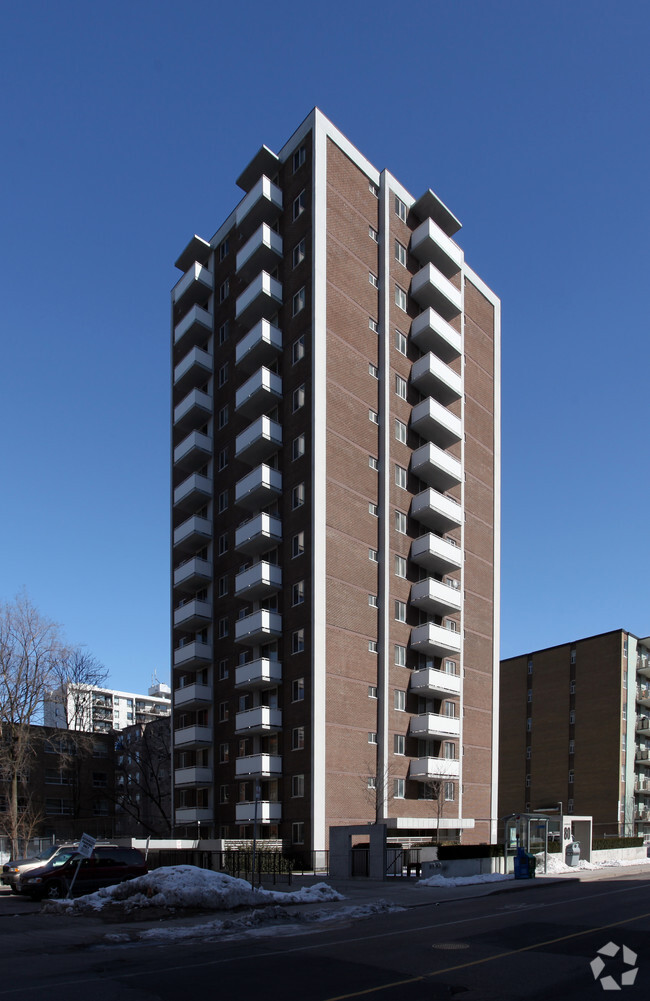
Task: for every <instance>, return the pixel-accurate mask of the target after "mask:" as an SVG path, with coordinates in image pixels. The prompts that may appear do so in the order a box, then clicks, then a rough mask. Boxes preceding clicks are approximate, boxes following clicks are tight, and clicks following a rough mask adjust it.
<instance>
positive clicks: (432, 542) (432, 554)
mask: <svg viewBox="0 0 650 1001" xmlns="http://www.w3.org/2000/svg"><path fill="white" fill-rule="evenodd" d="M410 558H411V559H412V560H413V562H414V563H417V565H418V566H419V567H424V569H425V570H428V571H429V572H430V573H438V574H443V573H450V572H451V571H453V570H460V568H461V567H462V565H463V550H462V549H461V548H460V546H456V545H454V543H453V542H452V541H451V540H450V539H442V538H441V537H440V536H439V535H435V534H434V533H433V532H430V533H429V534H428V535H422V536H420V538H419V539H413V542H412V543H411V554H410Z"/></svg>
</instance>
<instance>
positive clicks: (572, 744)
mask: <svg viewBox="0 0 650 1001" xmlns="http://www.w3.org/2000/svg"><path fill="white" fill-rule="evenodd" d="M575 752H576V742H575V740H570V741H569V754H575Z"/></svg>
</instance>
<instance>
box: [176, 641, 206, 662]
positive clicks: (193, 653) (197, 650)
mask: <svg viewBox="0 0 650 1001" xmlns="http://www.w3.org/2000/svg"><path fill="white" fill-rule="evenodd" d="M211 660H212V644H211V643H201V642H200V640H191V641H190V642H189V643H185V644H184V646H178V647H176V649H175V650H174V667H187V668H192V669H195V668H197V667H201V666H204V665H205V664H209V663H210V662H211Z"/></svg>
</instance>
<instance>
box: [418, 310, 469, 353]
mask: <svg viewBox="0 0 650 1001" xmlns="http://www.w3.org/2000/svg"><path fill="white" fill-rule="evenodd" d="M411 340H412V341H413V343H414V344H417V346H418V347H419V348H420V351H431V352H433V354H434V355H437V356H438V358H442V360H443V361H445V362H450V361H453V359H454V358H458V357H459V355H461V354H462V351H463V337H462V334H461V333H460V332H459V331H458V330H455V329H454V328H453V327H452V325H451V324H450V323H447V321H446V320H443V318H442V317H441V316H440V313H436V311H435V309H425V310H423V312H422V313H420V315H419V316H416V317H415V319H414V320H413V322H412V324H411Z"/></svg>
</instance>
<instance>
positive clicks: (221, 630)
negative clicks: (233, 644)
mask: <svg viewBox="0 0 650 1001" xmlns="http://www.w3.org/2000/svg"><path fill="white" fill-rule="evenodd" d="M218 635H219V639H220V640H223V639H225V638H226V636H227V635H228V619H227V618H226V617H225V616H224V617H223V619H219V625H218Z"/></svg>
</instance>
